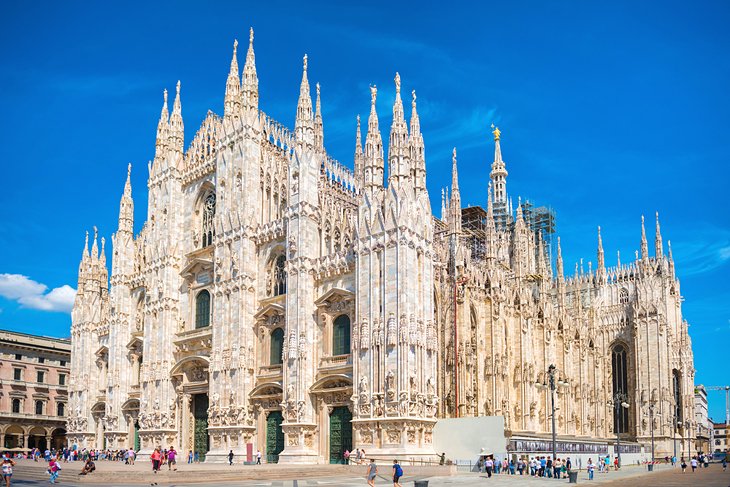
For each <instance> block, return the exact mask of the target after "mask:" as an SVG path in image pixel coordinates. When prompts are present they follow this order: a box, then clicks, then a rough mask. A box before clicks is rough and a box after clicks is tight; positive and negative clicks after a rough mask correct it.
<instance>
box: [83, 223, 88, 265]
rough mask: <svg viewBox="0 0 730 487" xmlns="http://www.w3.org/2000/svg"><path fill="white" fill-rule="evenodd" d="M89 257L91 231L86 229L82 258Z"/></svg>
mask: <svg viewBox="0 0 730 487" xmlns="http://www.w3.org/2000/svg"><path fill="white" fill-rule="evenodd" d="M85 257H89V231H88V230H86V238H85V239H84V250H83V251H82V252H81V259H82V260H83V259H84V258H85Z"/></svg>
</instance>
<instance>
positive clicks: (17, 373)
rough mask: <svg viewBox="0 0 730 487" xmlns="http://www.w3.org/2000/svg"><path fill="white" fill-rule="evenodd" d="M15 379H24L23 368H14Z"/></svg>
mask: <svg viewBox="0 0 730 487" xmlns="http://www.w3.org/2000/svg"><path fill="white" fill-rule="evenodd" d="M13 379H15V380H23V369H13Z"/></svg>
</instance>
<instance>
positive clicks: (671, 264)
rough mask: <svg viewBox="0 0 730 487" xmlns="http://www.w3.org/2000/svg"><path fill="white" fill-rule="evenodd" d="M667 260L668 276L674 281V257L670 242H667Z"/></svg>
mask: <svg viewBox="0 0 730 487" xmlns="http://www.w3.org/2000/svg"><path fill="white" fill-rule="evenodd" d="M667 259H668V260H669V274H670V275H671V276H672V279H674V256H673V255H672V241H671V240H667Z"/></svg>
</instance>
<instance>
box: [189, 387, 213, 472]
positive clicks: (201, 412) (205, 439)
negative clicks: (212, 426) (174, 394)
mask: <svg viewBox="0 0 730 487" xmlns="http://www.w3.org/2000/svg"><path fill="white" fill-rule="evenodd" d="M193 421H194V423H193V451H194V452H196V453H198V455H199V458H200V461H201V462H203V461H205V454H206V453H208V450H210V437H209V436H208V394H193Z"/></svg>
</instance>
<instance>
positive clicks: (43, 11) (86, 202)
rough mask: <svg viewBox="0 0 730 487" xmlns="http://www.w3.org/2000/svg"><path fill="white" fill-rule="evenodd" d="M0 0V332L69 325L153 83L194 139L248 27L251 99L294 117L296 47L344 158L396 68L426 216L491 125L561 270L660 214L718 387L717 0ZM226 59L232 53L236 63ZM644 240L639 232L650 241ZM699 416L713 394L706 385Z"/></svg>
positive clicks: (725, 313)
mask: <svg viewBox="0 0 730 487" xmlns="http://www.w3.org/2000/svg"><path fill="white" fill-rule="evenodd" d="M276 5H277V8H276V10H273V9H271V8H267V7H266V6H265V2H257V3H253V2H250V4H246V3H244V2H231V3H221V2H217V3H212V2H211V3H206V4H203V3H197V4H196V3H193V2H171V3H167V4H165V3H160V2H155V3H154V5H153V4H152V2H140V3H136V2H124V3H115V4H112V3H108V2H89V3H78V2H30V3H29V2H20V1H11V2H3V3H2V6H0V107H2V116H1V117H0V134H2V143H1V144H0V161H2V162H1V164H2V174H3V181H4V183H5V184H4V186H5V187H4V189H3V191H2V192H0V208H1V209H0V211H1V212H2V213H1V214H0V275H3V276H2V279H0V310H1V311H0V327H2V328H7V329H13V330H19V331H25V332H31V333H41V334H48V335H53V336H67V335H68V333H69V326H70V315H69V314H68V307H69V302H70V296H72V294H73V289H74V288H75V287H76V279H77V275H76V272H77V268H78V261H79V258H80V256H81V249H82V245H83V239H84V231H85V230H87V229H91V227H92V225H97V226H98V227H99V231H100V234H101V235H104V236H106V237H107V239H109V236H110V234H111V233H112V232H113V231H114V230H115V229H116V224H117V215H118V210H119V206H118V205H119V198H120V195H121V192H122V188H123V184H124V178H125V176H126V166H127V163H128V162H132V164H133V170H132V183H133V191H134V197H135V216H136V221H135V226H136V228H137V230H139V228H140V227H141V224H142V222H143V219H144V217H145V215H146V199H145V197H146V195H145V191H144V189H145V186H146V176H147V168H146V165H147V161H149V160H150V159H151V158H152V156H153V151H154V139H155V127H156V124H157V118H158V116H159V110H160V106H161V101H162V90H163V88H167V89H168V90H170V91H172V90H174V86H175V83H176V81H177V80H178V79H180V80H181V81H182V102H183V116H184V120H185V127H186V142H189V141H190V139H191V138H192V136H193V134H194V133H195V131H196V130H197V128H198V126H199V124H200V122H201V121H202V120H203V118H204V116H205V113H206V112H207V110H208V109H212V110H213V111H215V112H217V113H222V111H223V94H224V87H225V81H226V75H227V73H228V67H229V63H230V56H231V45H232V42H233V39H234V38H238V39H239V40H240V41H241V42H242V44H243V45H244V46H245V43H246V39H247V37H248V27H249V26H253V27H254V29H255V31H256V41H255V47H256V62H257V68H258V74H259V82H260V99H261V101H260V106H261V108H262V109H263V110H264V111H266V112H267V113H268V114H270V115H271V116H273V117H274V118H276V119H278V120H279V121H281V122H282V123H284V124H286V125H288V126H290V127H293V124H294V123H293V122H294V115H295V108H296V100H297V96H298V92H299V80H300V79H301V58H302V55H303V54H304V53H307V54H308V55H309V76H310V82H311V83H312V84H314V83H315V82H320V83H321V85H322V108H323V112H324V126H325V145H326V147H327V148H328V150H329V152H330V153H331V154H332V155H333V156H334V157H335V158H337V159H339V160H340V161H342V162H343V163H346V164H347V165H350V166H351V165H352V153H353V149H354V137H355V116H356V115H357V114H358V113H359V114H362V115H363V117H366V116H367V113H368V111H369V100H370V96H369V91H368V85H369V84H377V85H378V87H379V94H380V96H379V97H378V108H379V115H380V122H381V128H382V130H383V132H384V134H386V137H387V131H388V128H389V126H390V119H391V116H392V115H391V113H392V112H391V109H392V101H393V97H394V88H393V81H392V80H393V76H394V75H395V72H396V71H399V72H400V75H401V77H402V83H403V89H404V91H405V92H406V93H408V92H409V91H410V90H411V89H416V90H417V93H418V102H419V114H420V116H421V125H422V130H423V133H424V138H425V144H426V164H427V170H428V176H427V177H428V188H429V191H430V193H431V196H432V205H433V207H434V209H436V210H437V209H438V208H440V190H441V187H442V186H445V185H447V184H449V183H450V181H449V180H450V174H451V172H450V163H451V148H452V147H454V146H456V147H457V150H458V154H459V157H458V158H459V173H460V175H461V181H460V186H461V191H462V202H463V203H464V204H473V205H477V204H479V205H481V204H484V203H485V198H486V188H487V182H488V172H489V164H490V163H491V161H492V157H493V143H492V141H491V135H490V134H489V130H488V127H489V125H490V124H491V123H492V122H494V123H496V124H498V125H499V126H500V129H501V130H502V134H503V135H502V151H503V155H504V159H505V161H506V164H507V169H508V171H509V173H510V174H509V178H508V183H507V189H508V191H509V193H510V194H511V196H513V197H514V198H515V200H516V198H517V196H523V197H529V198H530V199H532V200H534V201H536V202H538V203H544V204H550V205H552V206H553V208H554V209H555V210H556V211H557V215H558V233H559V234H560V235H561V237H562V242H563V253H564V256H565V261H566V270H567V271H569V272H572V269H573V265H574V263H575V262H576V261H578V259H580V258H581V257H582V258H584V259H585V261H586V268H587V262H588V261H593V262H594V263H595V260H596V257H595V250H596V226H597V225H601V227H602V236H603V242H604V247H605V249H606V254H607V260H608V263H609V264H614V263H615V255H616V251H617V250H620V251H621V254H622V257H623V258H622V260H623V261H624V262H626V261H628V260H629V259H630V258H631V257H632V256H633V254H634V251H635V250H636V249H638V248H639V239H640V218H641V215H642V214H644V215H646V216H647V220H648V222H649V225H648V228H647V230H649V234H650V239H651V238H653V215H654V212H655V211H659V212H660V216H661V222H662V233H663V236H664V240H665V243H666V241H667V240H668V239H669V240H671V241H672V245H673V250H674V256H675V259H676V262H677V272H678V275H679V277H680V279H681V282H682V294H683V295H684V297H685V298H686V301H685V304H684V313H685V317H686V318H687V320H688V321H689V322H690V324H691V328H690V332H691V336H692V340H693V343H694V352H695V366H696V368H697V377H696V382H697V383H705V384H714V385H723V384H727V383H728V382H730V376H729V375H730V374H728V367H727V365H726V363H727V362H726V361H725V360H723V359H721V358H720V357H721V356H722V354H723V352H724V350H725V348H726V347H724V346H722V345H720V343H721V342H724V341H726V340H727V337H728V335H729V334H730V304H729V303H730V290H729V288H728V285H727V282H728V277H730V275H729V274H730V273H729V272H728V271H729V270H730V217H729V216H728V215H729V214H730V213H729V212H728V203H730V201H728V200H727V197H726V193H727V191H726V186H727V183H728V182H729V181H730V170H729V169H728V163H729V162H730V161H729V160H728V155H729V154H730V138H729V137H728V136H727V134H728V131H729V130H730V97H728V94H727V87H728V86H730V63H728V58H727V55H728V48H730V30H728V29H727V25H728V21H730V4H728V3H727V2H721V1H718V2H686V1H684V2H661V3H653V2H615V1H614V2H602V3H599V2H583V1H576V2H572V1H568V2H527V3H520V2H488V3H484V2H479V3H478V4H475V5H472V6H469V7H466V6H464V7H460V6H459V5H457V4H451V3H449V4H445V6H443V4H442V3H441V2H433V3H431V2H420V3H419V5H420V6H419V7H408V6H406V5H405V4H404V3H403V4H401V3H394V2H383V3H378V2H375V3H373V2H369V3H367V4H357V3H347V4H345V3H344V2H342V5H341V6H339V5H338V6H327V5H326V4H316V3H315V4H307V5H306V6H304V2H296V3H292V4H289V5H287V4H286V2H277V4H276ZM239 62H240V63H241V65H243V58H242V57H240V58H239ZM650 247H652V248H653V246H652V245H651V244H650ZM711 413H712V416H713V417H714V418H716V419H721V418H722V417H723V416H724V398H723V397H722V395H721V394H718V393H712V394H711Z"/></svg>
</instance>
